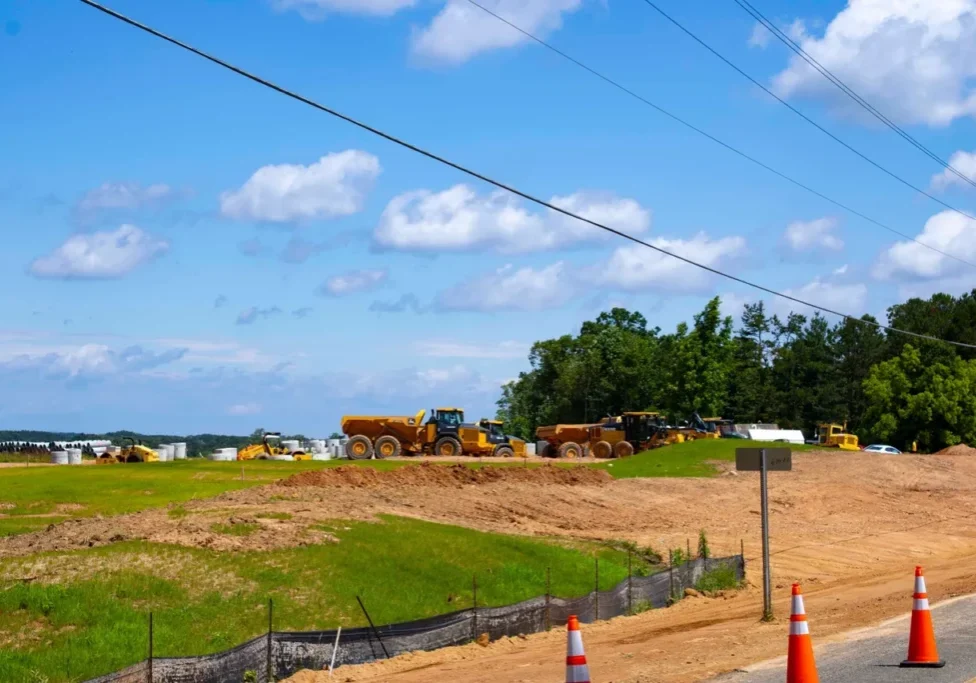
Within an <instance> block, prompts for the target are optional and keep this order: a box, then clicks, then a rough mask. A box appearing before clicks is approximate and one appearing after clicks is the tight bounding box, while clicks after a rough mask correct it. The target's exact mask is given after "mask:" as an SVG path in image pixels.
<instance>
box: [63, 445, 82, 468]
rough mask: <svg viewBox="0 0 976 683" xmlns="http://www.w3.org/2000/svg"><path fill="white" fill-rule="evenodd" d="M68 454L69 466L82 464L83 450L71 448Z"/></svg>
mask: <svg viewBox="0 0 976 683" xmlns="http://www.w3.org/2000/svg"><path fill="white" fill-rule="evenodd" d="M66 453H67V454H68V464H69V465H80V464H81V449H80V448H69V449H68V450H67V451H66Z"/></svg>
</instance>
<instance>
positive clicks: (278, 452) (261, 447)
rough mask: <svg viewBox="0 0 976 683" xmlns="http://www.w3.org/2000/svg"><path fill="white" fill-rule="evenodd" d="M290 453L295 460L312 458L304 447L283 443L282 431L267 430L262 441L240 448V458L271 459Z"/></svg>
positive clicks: (238, 452)
mask: <svg viewBox="0 0 976 683" xmlns="http://www.w3.org/2000/svg"><path fill="white" fill-rule="evenodd" d="M282 455H290V456H291V457H292V459H293V460H311V459H312V456H311V454H309V453H307V452H306V451H305V449H303V448H297V449H295V448H288V447H286V446H284V445H283V444H282V441H281V433H280V432H265V433H264V435H263V436H262V437H261V443H252V444H250V445H247V446H245V447H244V448H241V449H238V451H237V459H238V460H271V459H272V458H274V457H275V456H282Z"/></svg>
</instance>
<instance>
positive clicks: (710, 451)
mask: <svg viewBox="0 0 976 683" xmlns="http://www.w3.org/2000/svg"><path fill="white" fill-rule="evenodd" d="M763 446H767V447H769V448H780V447H783V446H789V447H790V448H791V449H792V450H793V451H806V450H810V449H811V448H812V447H811V446H806V445H803V446H799V445H790V444H784V443H763V442H761V441H746V440H744V439H696V440H695V441H688V442H686V443H679V444H674V445H672V446H665V447H663V448H655V449H654V450H651V451H644V452H643V453H637V454H636V455H633V456H631V457H629V458H624V459H621V460H614V461H612V462H605V463H600V464H598V465H593V467H597V468H599V469H604V470H606V471H607V472H609V473H610V474H611V475H612V476H613V477H614V478H616V479H630V478H633V477H709V476H712V475H714V474H715V468H714V467H712V466H711V465H709V464H708V461H709V460H726V461H734V460H735V449H736V448H761V447H763Z"/></svg>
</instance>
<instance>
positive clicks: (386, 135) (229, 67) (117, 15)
mask: <svg viewBox="0 0 976 683" xmlns="http://www.w3.org/2000/svg"><path fill="white" fill-rule="evenodd" d="M80 2H82V3H84V4H86V5H88V6H89V7H93V8H94V9H97V10H99V11H100V12H103V13H105V14H107V15H109V16H110V17H113V18H115V19H118V20H119V21H122V22H124V23H126V24H128V25H129V26H132V27H134V28H137V29H139V30H141V31H145V32H146V33H148V34H150V35H153V36H155V37H157V38H160V39H161V40H164V41H166V42H168V43H170V44H172V45H176V46H177V47H179V48H182V49H184V50H186V51H188V52H192V53H193V54H195V55H197V56H198V57H202V58H203V59H206V60H207V61H209V62H212V63H214V64H216V65H218V66H221V67H223V68H225V69H227V70H229V71H233V72H234V73H236V74H237V75H239V76H243V77H244V78H247V79H248V80H250V81H253V82H255V83H257V84H259V85H263V86H264V87H266V88H269V89H271V90H274V91H275V92H278V93H280V94H282V95H285V96H286V97H290V98H291V99H293V100H296V101H298V102H301V103H303V104H307V105H308V106H310V107H313V108H314V109H318V110H319V111H321V112H324V113H326V114H329V115H330V116H334V117H335V118H337V119H341V120H343V121H345V122H346V123H350V124H352V125H354V126H356V127H357V128H360V129H362V130H365V131H367V132H369V133H372V134H373V135H376V136H378V137H381V138H383V139H384V140H387V141H389V142H392V143H394V144H396V145H399V146H400V147H403V148H405V149H409V150H410V151H412V152H416V153H417V154H420V155H422V156H425V157H427V158H428V159H431V160H432V161H436V162H438V163H440V164H443V165H445V166H449V167H450V168H453V169H455V170H456V171H460V172H461V173H464V174H465V175H468V176H471V177H472V178H476V179H478V180H481V181H482V182H485V183H488V184H489V185H494V186H495V187H497V188H498V189H500V190H505V191H506V192H510V193H511V194H514V195H515V196H517V197H521V198H522V199H524V200H526V201H528V202H531V203H533V204H536V205H538V206H541V207H543V208H546V209H549V210H550V211H555V212H556V213H560V214H562V215H564V216H568V217H569V218H575V219H576V220H578V221H582V222H584V223H587V224H589V225H592V226H593V227H595V228H599V229H600V230H604V231H606V232H609V233H612V234H614V235H616V236H618V237H621V238H623V239H625V240H628V241H630V242H633V243H634V244H639V245H641V246H643V247H646V248H648V249H652V250H654V251H656V252H658V253H660V254H664V255H665V256H670V257H671V258H674V259H677V260H679V261H682V262H683V263H687V264H688V265H691V266H694V267H696V268H699V269H701V270H704V271H706V272H709V273H712V274H713V275H718V276H720V277H723V278H725V279H727V280H731V281H732V282H737V283H739V284H742V285H745V286H747V287H752V288H753V289H757V290H759V291H761V292H765V293H766V294H771V295H773V296H777V297H780V298H781V299H785V300H787V301H792V302H793V303H797V304H801V305H803V306H809V307H810V308H813V309H815V310H818V311H823V312H824V313H829V314H831V315H835V316H837V317H839V318H842V319H844V320H851V321H853V322H859V323H864V324H867V325H871V326H873V327H876V328H878V329H882V330H885V331H887V332H893V333H898V334H904V335H907V336H910V337H915V338H917V339H925V340H928V341H934V342H943V343H946V344H950V345H953V346H960V347H964V348H969V349H976V345H974V344H965V343H963V342H955V341H949V340H947V339H940V338H938V337H932V336H930V335H926V334H919V333H917V332H909V331H908V330H900V329H898V328H894V327H889V326H887V325H882V324H881V323H878V322H871V321H868V320H861V319H860V318H855V317H853V316H850V315H847V314H846V313H840V312H838V311H834V310H832V309H830V308H826V307H825V306H820V305H817V304H812V303H810V302H808V301H804V300H803V299H798V298H797V297H794V296H791V295H789V294H784V293H782V292H777V291H776V290H774V289H770V288H768V287H765V286H764V285H759V284H756V283H754V282H750V281H748V280H745V279H743V278H740V277H738V276H736V275H731V274H729V273H725V272H722V271H721V270H718V269H717V268H712V267H711V266H707V265H705V264H703V263H698V262H697V261H694V260H692V259H690V258H687V257H685V256H681V255H679V254H675V253H673V252H670V251H668V250H667V249H663V248H661V247H658V246H655V245H653V244H651V243H649V242H645V241H644V240H642V239H639V238H637V237H634V236H632V235H628V234H627V233H625V232H622V231H620V230H618V229H616V228H611V227H610V226H608V225H603V224H602V223H598V222H596V221H594V220H591V219H589V218H585V217H583V216H580V215H578V214H575V213H573V212H572V211H569V210H567V209H564V208H561V207H559V206H556V205H555V204H550V203H549V202H547V201H545V200H544V199H539V198H538V197H536V196H534V195H531V194H528V193H527V192H524V191H522V190H519V189H517V188H515V187H512V186H511V185H506V184H505V183H502V182H501V181H498V180H494V179H493V178H490V177H488V176H486V175H484V174H482V173H480V172H478V171H475V170H473V169H470V168H468V167H466V166H462V165H461V164H459V163H457V162H454V161H451V160H450V159H447V158H445V157H442V156H440V155H438V154H435V153H434V152H430V151H428V150H426V149H423V148H422V147H418V146H417V145H414V144H413V143H410V142H407V141H406V140H403V139H401V138H398V137H396V136H395V135H393V134H391V133H386V132H384V131H382V130H380V129H378V128H374V127H373V126H371V125H369V124H368V123H364V122H362V121H359V120H358V119H355V118H353V117H351V116H349V115H347V114H343V113H342V112H339V111H337V110H335V109H332V108H331V107H327V106H326V105H324V104H319V103H318V102H316V101H315V100H311V99H309V98H307V97H305V96H304V95H300V94H298V93H296V92H294V91H292V90H288V89H287V88H285V87H283V86H280V85H277V84H276V83H273V82H272V81H269V80H266V79H264V78H261V77H260V76H257V75H255V74H252V73H250V72H249V71H245V70H244V69H242V68H240V67H238V66H234V65H233V64H231V63H230V62H226V61H224V60H222V59H220V58H219V57H215V56H213V55H211V54H208V53H206V52H204V51H203V50H200V49H198V48H195V47H193V46H192V45H189V44H187V43H184V42H182V41H180V40H178V39H176V38H173V37H171V36H168V35H166V34H165V33H162V32H160V31H157V30H156V29H154V28H152V27H151V26H147V25H146V24H142V23H140V22H138V21H136V20H135V19H130V18H129V17H127V16H125V15H124V14H121V13H119V12H116V11H115V10H113V9H109V8H108V7H105V6H104V5H100V4H98V3H97V2H94V0H80Z"/></svg>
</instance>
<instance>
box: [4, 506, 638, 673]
mask: <svg viewBox="0 0 976 683" xmlns="http://www.w3.org/2000/svg"><path fill="white" fill-rule="evenodd" d="M329 531H330V532H331V533H333V534H334V535H335V536H336V537H337V538H338V540H339V542H338V543H329V544H324V545H311V546H306V547H301V548H293V549H289V550H277V551H274V552H241V553H218V552H214V551H209V550H201V549H189V548H182V547H176V546H163V545H153V544H148V543H121V544H115V545H110V546H106V547H101V548H92V549H87V550H82V551H73V552H64V553H45V554H39V555H34V556H31V557H28V558H13V559H7V560H0V577H3V578H4V579H5V580H4V581H3V584H2V586H0V681H11V682H15V681H17V682H19V681H40V680H46V681H50V683H56V682H57V683H60V682H62V681H69V680H71V681H78V680H84V679H85V678H88V677H92V676H95V675H98V674H103V673H106V672H109V671H113V670H116V669H119V668H121V667H123V666H126V665H128V664H131V663H133V662H136V661H139V660H141V659H143V658H144V657H145V654H146V648H147V644H146V642H147V641H146V631H147V619H148V616H147V615H148V613H149V611H150V610H151V611H152V612H153V614H154V626H155V652H156V654H157V655H159V656H167V655H190V654H201V653H207V652H215V651H219V650H223V649H227V648H229V647H232V646H234V645H237V644H239V643H241V642H243V641H245V640H247V639H248V638H251V637H253V636H255V635H259V634H261V633H263V632H265V631H266V629H267V601H268V598H272V599H273V600H274V621H275V628H276V629H277V630H309V629H326V628H335V627H336V626H339V625H342V626H346V627H350V626H357V625H363V624H364V623H365V620H364V618H363V616H362V614H361V612H360V611H359V607H358V605H357V603H356V595H359V596H361V597H362V599H363V602H364V603H365V604H366V606H367V608H368V609H369V610H370V615H371V616H372V617H373V620H374V621H375V622H376V623H391V622H398V621H407V620H411V619H418V618H422V617H425V616H431V615H435V614H441V613H445V612H451V611H454V610H457V609H463V608H466V607H469V606H470V605H471V603H472V578H473V576H474V575H477V577H478V604H479V605H483V606H485V605H503V604H509V603H513V602H517V601H519V600H524V599H526V598H529V597H533V596H537V595H541V594H543V593H545V580H546V579H545V577H546V568H547V567H549V568H551V571H552V592H553V594H555V595H561V596H567V597H569V596H577V595H582V594H585V593H587V592H588V591H590V590H592V588H593V580H594V557H599V558H600V584H601V588H602V589H607V588H609V587H611V586H612V585H614V584H616V583H617V582H619V581H621V580H622V579H623V578H624V577H625V576H626V574H627V556H626V554H624V553H621V552H617V551H614V550H609V549H606V548H603V547H597V546H592V545H586V544H574V545H567V544H566V543H565V542H561V543H560V542H555V541H548V540H540V539H531V538H524V537H517V536H506V535H502V534H491V533H482V532H477V531H472V530H470V529H463V528H460V527H454V526H448V525H443V524H435V523H430V522H422V521H417V520H410V519H404V518H397V517H384V518H383V520H382V521H381V522H377V523H364V522H346V521H342V522H336V523H335V524H333V525H331V526H330V527H329ZM636 569H638V567H637V565H636V564H635V570H636ZM640 569H641V570H642V571H643V572H646V571H648V570H650V569H651V568H650V567H648V566H646V565H642V566H641V567H640ZM32 577H33V580H28V579H32ZM53 581H57V583H52V582H53Z"/></svg>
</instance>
